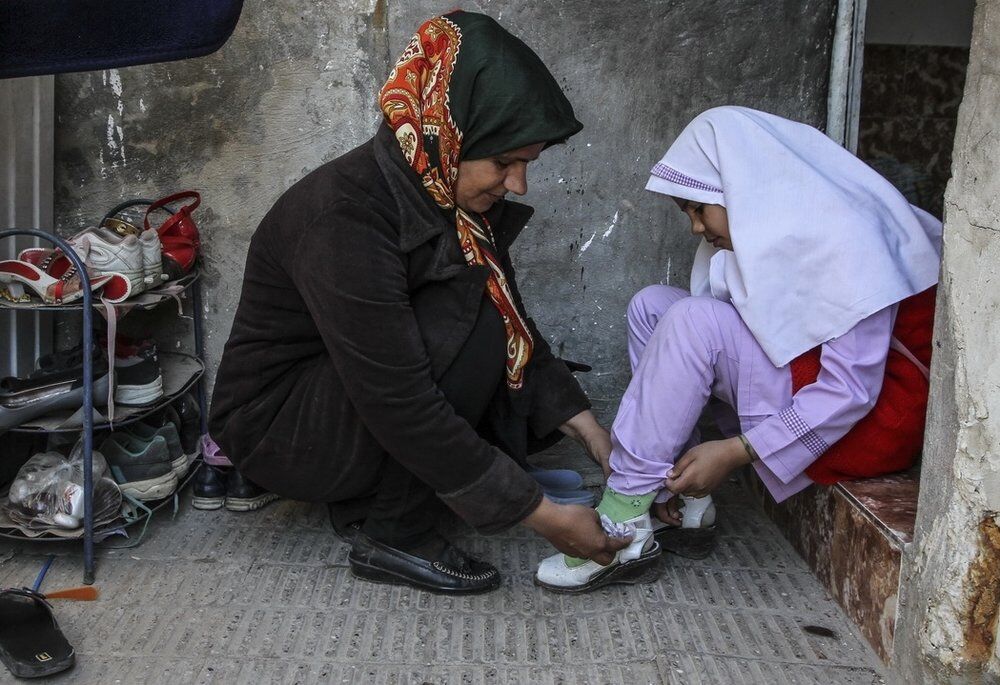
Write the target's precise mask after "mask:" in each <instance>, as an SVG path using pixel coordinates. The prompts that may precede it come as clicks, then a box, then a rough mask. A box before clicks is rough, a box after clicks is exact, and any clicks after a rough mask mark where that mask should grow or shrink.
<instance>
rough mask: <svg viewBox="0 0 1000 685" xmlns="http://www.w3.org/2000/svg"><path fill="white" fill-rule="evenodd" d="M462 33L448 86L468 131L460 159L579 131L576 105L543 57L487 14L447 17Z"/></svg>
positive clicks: (458, 118) (457, 116)
mask: <svg viewBox="0 0 1000 685" xmlns="http://www.w3.org/2000/svg"><path fill="white" fill-rule="evenodd" d="M445 16H446V17H447V18H448V19H450V20H451V21H453V22H454V23H455V24H457V25H458V27H459V29H461V32H462V45H461V49H460V50H459V53H458V60H457V62H456V64H455V72H454V74H453V75H452V79H451V87H450V88H449V89H448V94H449V97H450V106H451V113H452V116H453V117H454V118H455V123H456V124H458V128H459V130H460V131H462V132H463V133H464V135H465V138H464V140H463V141H462V152H461V156H460V159H482V158H483V157H490V156H492V155H497V154H500V153H502V152H507V151H508V150H516V149H517V148H520V147H524V146H525V145H532V144H534V143H546V144H548V145H551V144H554V143H563V142H565V141H566V139H567V138H569V137H570V136H572V135H574V134H576V133H579V132H580V129H582V128H583V124H581V123H580V122H579V121H577V120H576V117H575V116H574V114H573V106H572V105H571V104H570V103H569V100H567V99H566V96H565V95H564V94H563V92H562V89H561V88H560V87H559V84H558V83H556V80H555V78H554V77H553V76H552V74H551V73H550V72H549V70H548V69H547V68H546V66H545V65H544V64H542V60H540V59H539V58H538V55H536V54H535V52H534V51H533V50H532V49H531V48H529V47H528V46H527V45H525V44H524V43H523V42H522V41H521V40H520V39H519V38H517V37H515V36H513V35H512V34H510V33H509V32H508V31H507V30H506V29H504V28H503V27H502V26H500V24H498V23H497V22H495V21H494V20H493V19H492V18H490V17H488V16H486V15H485V14H476V13H473V12H453V13H452V14H448V15H445Z"/></svg>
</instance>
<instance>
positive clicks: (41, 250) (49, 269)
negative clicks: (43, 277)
mask: <svg viewBox="0 0 1000 685" xmlns="http://www.w3.org/2000/svg"><path fill="white" fill-rule="evenodd" d="M71 244H72V239H71ZM88 249H89V247H88V246H86V245H85V246H83V247H82V249H81V250H78V252H79V253H80V254H81V257H80V258H81V259H83V261H84V263H85V264H86V265H87V273H89V274H90V279H91V282H93V280H94V279H96V278H99V277H104V276H109V277H110V279H109V280H108V281H107V282H106V283H105V284H104V291H103V299H105V300H107V301H108V302H111V303H118V302H122V301H124V300H126V299H128V298H129V297H131V296H132V295H134V294H136V292H137V291H136V289H135V285H134V278H133V279H130V278H129V277H128V276H127V275H125V274H123V273H119V272H117V271H113V270H102V269H95V268H94V267H93V265H92V264H91V263H90V262H88V261H87V254H88ZM17 258H18V260H19V261H22V262H27V263H28V264H33V265H34V266H36V267H38V268H39V269H41V270H42V271H44V272H45V273H47V274H48V275H49V276H52V277H53V278H62V277H63V276H64V275H65V274H66V273H69V272H70V271H73V272H75V271H76V269H75V268H74V267H73V262H72V261H70V259H69V257H67V256H66V255H65V254H64V253H63V251H62V250H59V249H51V248H46V247H29V248H27V249H25V250H21V251H20V252H19V253H18V255H17Z"/></svg>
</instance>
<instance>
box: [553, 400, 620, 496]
mask: <svg viewBox="0 0 1000 685" xmlns="http://www.w3.org/2000/svg"><path fill="white" fill-rule="evenodd" d="M559 430H560V431H562V432H563V433H564V434H565V435H568V436H569V437H571V438H573V439H574V440H576V441H577V442H578V443H580V444H581V445H583V448H584V449H585V450H587V455H588V456H589V457H590V458H591V459H593V460H594V461H595V462H596V463H597V465H598V466H600V467H601V471H603V472H604V480H607V479H608V477H609V476H610V475H611V466H610V465H609V463H608V460H609V459H610V458H611V434H610V433H609V432H608V431H607V430H605V428H604V427H603V426H601V424H599V423H598V422H597V418H596V417H595V416H594V414H593V412H591V411H590V410H589V409H588V410H586V411H582V412H580V413H579V414H577V415H576V416H574V417H573V418H571V419H570V420H569V421H567V422H566V423H564V424H563V425H561V426H559Z"/></svg>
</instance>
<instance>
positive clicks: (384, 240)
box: [290, 202, 542, 533]
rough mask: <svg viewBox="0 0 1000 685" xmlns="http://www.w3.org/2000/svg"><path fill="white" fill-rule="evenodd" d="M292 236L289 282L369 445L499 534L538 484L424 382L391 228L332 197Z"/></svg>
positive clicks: (419, 343)
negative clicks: (368, 436)
mask: <svg viewBox="0 0 1000 685" xmlns="http://www.w3.org/2000/svg"><path fill="white" fill-rule="evenodd" d="M302 236H303V237H302V238H301V240H300V241H299V244H298V246H297V248H296V249H295V250H294V251H293V254H294V263H293V264H292V265H291V266H290V271H291V273H292V279H293V281H294V283H295V285H296V287H297V289H298V290H299V292H300V293H301V295H302V297H303V299H304V301H305V303H306V306H307V307H308V308H309V312H310V314H311V315H312V318H313V320H314V321H315V323H316V326H317V328H318V329H319V332H320V335H321V336H322V338H323V341H324V343H325V346H326V349H327V351H328V352H329V354H330V357H331V359H332V362H333V365H334V367H335V368H336V369H337V371H338V373H339V374H340V376H341V378H343V379H344V386H345V388H346V392H347V394H348V396H349V398H350V400H351V402H352V404H353V405H354V407H355V409H356V410H357V412H358V414H359V416H360V418H361V421H362V422H363V423H364V425H365V427H366V428H367V429H368V430H369V431H370V432H371V433H372V435H373V436H374V437H375V439H376V440H377V441H378V442H379V444H380V445H381V446H382V447H383V448H384V449H385V450H386V451H387V452H388V453H389V454H390V455H391V456H392V457H393V458H394V459H396V460H397V461H398V462H399V463H400V464H401V465H403V466H404V467H406V468H407V469H408V470H409V471H411V472H412V473H413V474H415V475H416V476H417V477H418V478H420V479H421V480H422V481H424V482H425V483H427V484H428V485H430V486H431V487H432V488H434V490H435V492H437V493H438V496H439V497H440V498H441V500H442V501H444V502H445V504H447V505H448V506H449V507H451V508H452V509H453V510H455V512H456V513H458V514H459V515H460V516H461V517H462V518H463V519H465V520H466V521H467V522H468V523H469V524H471V525H473V526H474V527H476V528H477V529H479V530H480V531H482V532H485V533H494V532H498V531H501V530H504V529H505V528H507V527H510V526H512V525H514V524H516V523H518V522H520V521H521V520H522V519H524V518H525V517H526V516H527V515H528V514H529V513H531V512H532V511H534V509H535V508H536V507H537V506H538V504H539V503H540V501H541V498H542V494H541V489H540V488H539V486H538V484H537V483H536V482H535V481H534V480H533V479H532V478H531V477H530V476H529V475H528V474H527V473H525V472H524V471H523V470H522V469H521V468H520V467H519V466H518V465H517V464H515V463H514V461H513V460H512V459H510V457H508V456H507V455H506V454H504V453H503V452H501V451H500V450H498V449H497V448H495V447H493V446H492V445H490V444H489V443H488V442H486V441H485V440H483V439H482V438H481V437H480V436H479V435H478V434H477V433H476V431H475V429H474V428H473V427H472V426H470V425H469V423H468V422H467V421H466V420H465V419H463V418H461V417H460V416H458V415H457V414H456V413H455V411H454V410H453V409H452V407H451V405H450V404H449V403H448V401H447V400H446V399H445V397H444V395H443V394H442V392H441V391H440V389H439V388H438V387H437V384H436V383H435V382H434V380H433V377H432V374H431V365H430V357H429V355H428V353H427V350H426V348H425V346H424V342H423V339H422V337H421V335H420V331H419V329H418V327H417V321H416V317H415V316H414V312H413V309H412V306H411V303H410V297H409V291H408V287H407V278H406V261H405V256H404V255H403V254H402V252H401V251H400V249H399V245H398V236H397V235H396V231H395V230H394V229H393V228H392V226H390V225H389V223H388V222H387V221H386V220H385V219H384V218H383V217H381V216H380V215H378V214H377V213H376V212H374V211H372V210H371V209H369V208H366V207H363V206H359V205H357V204H355V203H353V202H341V203H337V204H335V205H333V206H332V207H330V208H329V209H327V210H326V211H325V212H324V213H322V214H321V215H319V216H318V217H316V218H315V219H314V220H313V222H312V225H310V226H306V227H303V230H302ZM332 265H336V268H331V266H332Z"/></svg>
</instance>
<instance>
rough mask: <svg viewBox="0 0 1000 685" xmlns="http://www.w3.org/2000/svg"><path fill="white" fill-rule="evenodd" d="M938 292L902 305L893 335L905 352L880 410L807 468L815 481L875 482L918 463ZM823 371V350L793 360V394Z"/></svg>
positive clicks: (888, 379)
mask: <svg viewBox="0 0 1000 685" xmlns="http://www.w3.org/2000/svg"><path fill="white" fill-rule="evenodd" d="M936 294H937V286H933V287H931V288H928V289H927V290H925V291H923V292H922V293H917V294H916V295H913V296H912V297H909V298H907V299H905V300H903V301H902V302H900V303H899V310H898V311H897V313H896V323H895V325H894V326H893V329H892V334H893V337H894V338H895V339H896V340H897V341H898V342H899V343H900V344H901V345H902V346H903V348H905V351H899V350H897V349H894V348H893V349H890V350H889V354H888V357H887V358H886V362H885V379H884V380H883V381H882V390H881V392H880V393H879V396H878V400H876V402H875V406H874V407H872V410H871V411H870V412H868V414H867V415H865V417H864V418H862V419H861V420H860V421H858V422H857V423H856V424H855V425H854V427H853V428H852V429H851V430H850V431H848V433H847V434H846V435H845V436H844V437H842V438H841V439H840V440H838V441H837V442H836V443H834V444H833V445H832V446H831V447H830V448H829V449H828V450H827V451H826V452H824V453H823V456H821V457H820V458H819V459H817V460H816V461H814V462H813V463H812V464H811V465H810V466H809V468H807V469H806V475H808V476H809V477H810V478H811V479H812V480H814V481H815V482H817V483H822V484H824V485H830V484H832V483H837V482H839V481H843V480H856V479H858V478H873V477H875V476H882V475H885V474H887V473H895V472H897V471H904V470H906V469H908V468H910V467H911V466H913V464H914V463H915V462H916V460H917V456H918V455H919V454H920V450H921V448H922V447H923V441H924V423H925V421H926V415H927V394H928V391H929V389H930V383H929V381H928V379H927V376H926V375H925V371H926V368H927V367H929V366H930V363H931V337H932V335H933V332H934V300H935V297H936ZM910 356H912V357H913V358H915V360H916V362H917V363H915V362H914V361H913V360H911V359H910ZM918 364H919V365H918ZM920 365H922V366H923V367H924V368H923V369H922V368H921V366H920ZM819 370H820V348H819V347H816V348H814V349H812V350H810V351H809V352H806V353H805V354H803V355H802V356H800V357H797V358H795V359H793V360H792V362H791V371H792V392H793V393H796V392H798V391H799V390H800V389H801V388H803V387H804V386H806V385H809V384H811V383H815V382H816V378H817V376H818V375H819Z"/></svg>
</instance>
